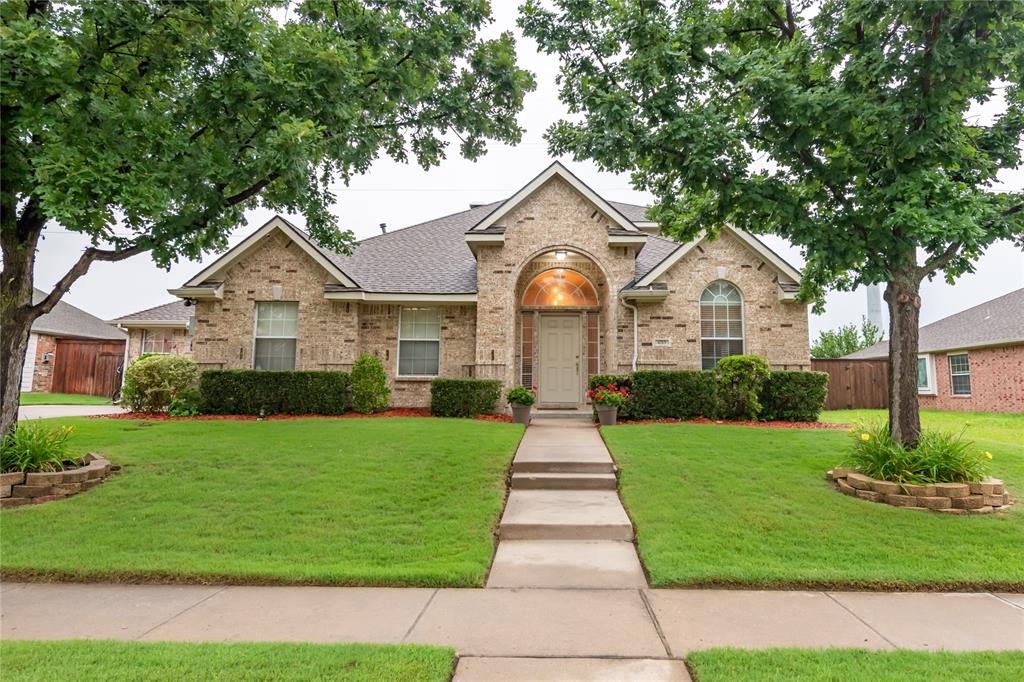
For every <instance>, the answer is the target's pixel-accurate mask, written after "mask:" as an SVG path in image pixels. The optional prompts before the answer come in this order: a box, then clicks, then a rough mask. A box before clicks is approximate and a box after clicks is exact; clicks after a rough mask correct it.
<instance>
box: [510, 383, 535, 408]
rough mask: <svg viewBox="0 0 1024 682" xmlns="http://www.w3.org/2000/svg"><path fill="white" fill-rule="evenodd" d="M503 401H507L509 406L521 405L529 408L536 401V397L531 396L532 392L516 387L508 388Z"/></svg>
mask: <svg viewBox="0 0 1024 682" xmlns="http://www.w3.org/2000/svg"><path fill="white" fill-rule="evenodd" d="M505 400H507V401H508V404H509V405H522V406H524V407H529V406H530V405H533V403H534V401H535V400H536V396H534V395H533V391H531V390H530V389H528V388H527V387H526V386H516V387H515V388H510V389H509V390H508V392H507V393H506V394H505Z"/></svg>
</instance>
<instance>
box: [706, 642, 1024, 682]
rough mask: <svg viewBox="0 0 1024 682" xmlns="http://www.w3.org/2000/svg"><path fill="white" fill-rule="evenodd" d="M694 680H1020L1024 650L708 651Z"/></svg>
mask: <svg viewBox="0 0 1024 682" xmlns="http://www.w3.org/2000/svg"><path fill="white" fill-rule="evenodd" d="M686 660H687V663H688V664H689V666H690V670H691V671H692V672H693V673H694V681H695V682H735V681H736V680H743V681H744V682H775V681H776V680H786V681H787V682H905V681H906V680H957V682H1018V681H1019V680H1021V679H1024V652H1020V651H1005V652H991V651H979V652H974V651H972V652H956V653H954V652H948V651H865V650H862V649H824V650H821V649H818V650H815V649H769V650H764V651H749V650H740V649H709V650H707V651H698V652H694V653H692V654H690V655H689V656H688V657H687V659H686Z"/></svg>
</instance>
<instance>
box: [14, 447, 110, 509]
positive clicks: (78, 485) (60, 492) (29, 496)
mask: <svg viewBox="0 0 1024 682" xmlns="http://www.w3.org/2000/svg"><path fill="white" fill-rule="evenodd" d="M84 461H85V464H84V465H82V466H80V467H76V468H74V469H65V470H64V471H39V472H33V473H28V474H26V473H25V472H23V471H15V472H11V473H6V474H0V509H7V508H9V507H21V506H24V505H26V504H42V503H43V502H52V501H53V500H62V499H64V498H65V497H69V496H71V495H75V494H78V493H81V492H85V491H86V490H89V489H90V488H94V487H96V486H97V485H99V484H100V483H102V482H103V481H105V480H106V479H107V478H108V477H109V476H110V475H111V474H112V473H113V472H115V471H119V470H120V469H121V467H120V466H118V465H116V464H111V463H110V460H108V459H106V458H105V457H101V456H99V455H94V454H92V453H90V454H88V455H86V456H85V458H84Z"/></svg>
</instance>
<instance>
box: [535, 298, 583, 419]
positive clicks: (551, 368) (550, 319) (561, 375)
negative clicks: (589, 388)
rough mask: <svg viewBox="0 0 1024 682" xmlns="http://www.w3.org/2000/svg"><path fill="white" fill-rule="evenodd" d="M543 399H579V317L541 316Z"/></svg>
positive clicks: (573, 401) (575, 401)
mask: <svg viewBox="0 0 1024 682" xmlns="http://www.w3.org/2000/svg"><path fill="white" fill-rule="evenodd" d="M539 387H540V396H539V398H540V402H542V403H548V404H562V405H576V404H578V403H579V402H580V318H579V317H578V316H575V315H574V316H572V317H568V316H565V315H541V316H540V383H539Z"/></svg>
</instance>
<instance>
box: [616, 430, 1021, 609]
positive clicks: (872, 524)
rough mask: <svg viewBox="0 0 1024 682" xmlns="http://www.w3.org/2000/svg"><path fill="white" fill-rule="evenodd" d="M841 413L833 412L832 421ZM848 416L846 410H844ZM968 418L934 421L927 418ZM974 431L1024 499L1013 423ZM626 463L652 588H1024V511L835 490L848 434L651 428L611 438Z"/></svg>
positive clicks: (627, 489) (626, 485)
mask: <svg viewBox="0 0 1024 682" xmlns="http://www.w3.org/2000/svg"><path fill="white" fill-rule="evenodd" d="M834 415H836V413H831V414H829V415H827V416H826V418H832V417H833V416H834ZM840 416H842V417H843V418H842V419H841V421H847V419H846V415H845V414H844V415H840ZM941 419H948V420H952V421H955V420H956V419H957V418H956V417H952V416H947V415H943V416H942V417H939V418H933V417H932V416H931V415H926V418H925V423H926V424H928V423H929V422H934V421H939V420H941ZM1001 419H1002V418H998V419H995V420H994V423H993V424H992V425H990V426H984V427H979V426H977V425H975V426H971V427H968V436H969V437H971V438H975V439H976V441H977V445H978V446H979V447H983V448H985V449H987V450H990V451H991V452H992V454H993V456H994V459H993V461H992V469H993V474H994V475H995V476H997V477H999V478H1002V479H1004V480H1005V481H1006V484H1007V487H1008V489H1009V491H1010V495H1011V497H1012V498H1014V499H1017V500H1019V499H1020V498H1021V497H1022V496H1024V439H1021V438H1020V437H1019V434H1020V433H1022V432H1024V431H1022V430H1015V429H1014V426H1013V424H1014V422H1013V419H1016V420H1018V423H1019V424H1020V425H1021V426H1022V427H1024V417H1021V416H1017V417H1015V418H1014V417H1010V418H1008V419H1009V421H1008V423H1007V424H1003V423H1002V421H1001ZM601 433H602V435H603V436H604V438H605V441H606V442H607V443H608V446H609V448H610V450H611V452H612V454H613V456H614V457H615V459H616V461H617V462H618V464H619V466H620V468H621V472H620V482H619V486H620V490H621V494H622V498H623V501H624V502H625V505H626V509H627V511H628V512H629V514H630V516H631V517H632V518H633V521H634V525H635V527H636V532H637V541H638V545H639V550H640V557H641V559H642V560H643V562H644V564H645V566H646V568H647V570H648V571H649V573H650V578H651V584H652V585H655V586H658V587H666V586H750V587H769V588H774V587H808V588H833V587H835V588H851V589H908V590H953V589H964V590H984V589H1006V590H1011V591H1019V590H1022V589H1024V508H1022V507H1021V505H1020V504H1016V505H1014V506H1013V507H1011V509H1010V510H1009V511H1006V512H1001V513H998V514H990V515H985V516H975V515H970V516H952V515H944V514H936V513H931V512H922V511H910V510H906V509H899V508H896V507H890V506H888V505H883V504H874V503H871V502H866V501H864V500H860V499H856V498H852V497H847V496H845V495H840V494H838V493H836V492H835V491H834V490H833V489H832V488H831V487H830V486H829V485H828V484H827V483H826V481H825V478H824V474H825V471H826V470H828V469H830V468H832V467H833V466H836V465H837V464H839V463H841V462H842V460H843V458H844V455H845V453H846V451H847V448H848V442H849V441H848V438H849V436H848V435H847V434H846V433H845V432H844V431H825V430H801V429H768V428H757V427H743V426H727V425H713V424H708V425H705V424H642V425H632V426H630V425H625V426H617V427H614V428H605V429H602V431H601Z"/></svg>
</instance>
